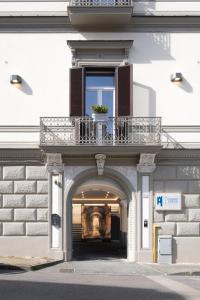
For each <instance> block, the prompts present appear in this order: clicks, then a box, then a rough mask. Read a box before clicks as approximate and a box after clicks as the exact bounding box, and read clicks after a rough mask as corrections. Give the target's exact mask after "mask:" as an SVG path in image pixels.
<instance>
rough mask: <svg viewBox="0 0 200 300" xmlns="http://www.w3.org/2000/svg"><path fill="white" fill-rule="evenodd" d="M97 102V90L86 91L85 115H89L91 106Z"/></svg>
mask: <svg viewBox="0 0 200 300" xmlns="http://www.w3.org/2000/svg"><path fill="white" fill-rule="evenodd" d="M95 104H97V92H96V91H86V97H85V115H86V116H88V117H89V116H91V115H92V110H91V106H92V105H95Z"/></svg>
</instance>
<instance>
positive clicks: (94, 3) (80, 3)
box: [67, 0, 133, 27]
mask: <svg viewBox="0 0 200 300" xmlns="http://www.w3.org/2000/svg"><path fill="white" fill-rule="evenodd" d="M67 9H68V15H69V19H70V22H71V24H72V25H74V26H94V27H96V26H109V25H110V26H122V25H127V24H129V22H130V20H131V17H132V13H133V5H132V1H131V0H71V1H70V2H69V6H68V7H67Z"/></svg>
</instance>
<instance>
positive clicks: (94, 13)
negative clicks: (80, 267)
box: [0, 0, 200, 263]
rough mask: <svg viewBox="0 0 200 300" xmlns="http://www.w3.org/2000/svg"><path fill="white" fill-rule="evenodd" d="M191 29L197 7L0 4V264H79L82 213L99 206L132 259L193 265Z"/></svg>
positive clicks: (195, 188) (196, 37)
mask: <svg viewBox="0 0 200 300" xmlns="http://www.w3.org/2000/svg"><path fill="white" fill-rule="evenodd" d="M199 20H200V3H199V2H198V1H194V2H189V1H188V2H187V1H176V2H175V3H174V2H172V1H168V2H167V1H146V2H143V1H129V0H120V1H112V0H105V1H102V0H96V1H94V0H77V1H76V0H72V1H71V2H69V1H33V0H32V1H23V2H21V1H1V2H0V37H1V43H0V57H1V61H0V64H1V72H0V83H1V84H0V86H1V89H0V99H1V110H0V243H1V247H0V255H9V256H10V255H15V256H48V257H52V258H56V259H64V260H72V259H75V256H74V252H75V250H74V247H75V246H74V240H75V235H76V234H79V235H80V230H81V229H80V226H81V213H80V209H81V206H82V205H93V206H94V205H105V204H108V205H110V206H111V212H112V216H113V220H114V216H115V217H117V218H118V219H119V228H118V227H117V228H118V231H119V232H118V236H119V238H118V239H119V243H120V245H121V246H123V247H125V248H126V257H127V259H128V261H141V262H152V261H154V262H155V261H160V262H173V263H189V262H200V258H199V254H198V253H199V250H200V121H199V109H200V102H199V95H200V84H199V76H198V74H199V70H200V55H199V53H200V26H199ZM96 104H98V105H106V106H108V108H109V110H108V115H107V116H104V118H103V120H98V119H95V118H94V116H93V115H92V111H91V106H92V105H96ZM170 199H171V200H170ZM165 200H166V203H164V202H165ZM170 201H171V202H170ZM113 222H114V221H113ZM75 228H79V232H78V233H76V232H75ZM76 230H78V229H76ZM116 230H117V229H116ZM114 231H115V230H114V229H113V232H114ZM113 236H114V233H113ZM162 238H163V239H166V240H165V241H168V242H169V244H170V242H171V241H172V244H170V245H171V246H169V248H170V250H169V251H168V250H166V247H167V246H166V245H165V246H164V248H165V249H164V251H163V252H162V249H161V248H159V247H161V246H160V244H159V243H161V242H159V241H160V239H162ZM168 242H166V243H168ZM162 253H163V256H162ZM160 254H161V255H160Z"/></svg>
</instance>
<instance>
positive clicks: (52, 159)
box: [46, 153, 64, 174]
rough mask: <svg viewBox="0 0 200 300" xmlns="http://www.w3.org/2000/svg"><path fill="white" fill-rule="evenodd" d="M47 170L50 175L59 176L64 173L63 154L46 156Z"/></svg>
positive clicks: (48, 154)
mask: <svg viewBox="0 0 200 300" xmlns="http://www.w3.org/2000/svg"><path fill="white" fill-rule="evenodd" d="M46 168H47V171H48V172H49V173H54V174H59V173H62V172H63V171H64V165H63V163H62V155H61V153H47V154H46Z"/></svg>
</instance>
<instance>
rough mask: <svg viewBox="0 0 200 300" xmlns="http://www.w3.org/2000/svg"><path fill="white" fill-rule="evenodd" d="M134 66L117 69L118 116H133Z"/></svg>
mask: <svg viewBox="0 0 200 300" xmlns="http://www.w3.org/2000/svg"><path fill="white" fill-rule="evenodd" d="M132 73H133V72H132V65H127V66H120V67H117V69H116V98H117V99H116V115H117V116H130V115H132V105H133V103H132V101H133V99H132V87H133V80H132Z"/></svg>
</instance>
